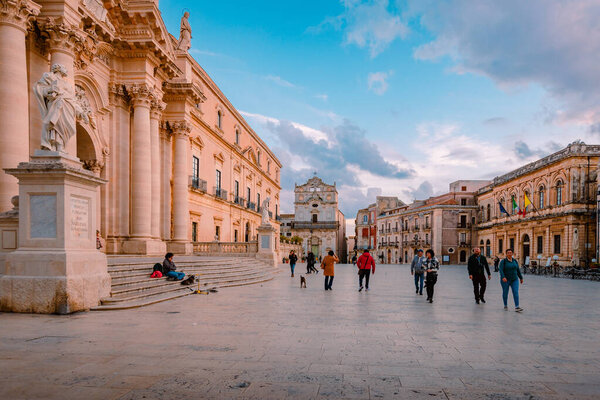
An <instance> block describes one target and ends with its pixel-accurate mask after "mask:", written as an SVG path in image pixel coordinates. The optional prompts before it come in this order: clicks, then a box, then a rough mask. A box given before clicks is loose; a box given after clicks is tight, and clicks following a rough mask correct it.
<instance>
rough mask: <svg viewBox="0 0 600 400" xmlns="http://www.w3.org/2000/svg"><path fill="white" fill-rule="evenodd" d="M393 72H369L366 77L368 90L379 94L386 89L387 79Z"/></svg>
mask: <svg viewBox="0 0 600 400" xmlns="http://www.w3.org/2000/svg"><path fill="white" fill-rule="evenodd" d="M392 74H393V71H390V72H371V73H370V74H369V76H368V77H367V83H368V85H369V90H370V91H372V92H373V93H375V94H377V95H379V96H381V95H383V94H384V93H385V92H387V90H388V82H387V79H388V78H389V77H390V76H391V75H392Z"/></svg>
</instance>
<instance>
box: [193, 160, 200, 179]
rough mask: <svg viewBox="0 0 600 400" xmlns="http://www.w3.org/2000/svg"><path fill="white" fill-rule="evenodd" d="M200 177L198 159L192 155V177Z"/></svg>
mask: <svg viewBox="0 0 600 400" xmlns="http://www.w3.org/2000/svg"><path fill="white" fill-rule="evenodd" d="M199 177H200V159H199V158H198V157H196V156H192V178H193V179H194V181H197V180H198V178H199Z"/></svg>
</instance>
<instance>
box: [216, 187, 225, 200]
mask: <svg viewBox="0 0 600 400" xmlns="http://www.w3.org/2000/svg"><path fill="white" fill-rule="evenodd" d="M213 194H214V195H215V197H217V198H219V199H221V200H227V190H225V189H222V188H220V187H217V186H215V187H213Z"/></svg>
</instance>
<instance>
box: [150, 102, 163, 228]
mask: <svg viewBox="0 0 600 400" xmlns="http://www.w3.org/2000/svg"><path fill="white" fill-rule="evenodd" d="M163 109H164V107H163V105H162V104H161V103H160V102H158V101H155V102H153V104H152V108H151V109H150V146H151V150H150V153H151V157H150V160H151V162H150V168H151V170H152V173H151V180H152V185H151V190H152V192H151V197H152V199H151V200H152V213H151V222H150V230H151V232H152V238H154V239H159V238H160V236H161V235H160V206H161V204H160V200H161V190H160V167H161V162H160V118H161V116H162V110H163Z"/></svg>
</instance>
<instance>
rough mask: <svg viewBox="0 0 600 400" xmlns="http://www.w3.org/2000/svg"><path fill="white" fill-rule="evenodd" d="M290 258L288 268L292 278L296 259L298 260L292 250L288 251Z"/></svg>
mask: <svg viewBox="0 0 600 400" xmlns="http://www.w3.org/2000/svg"><path fill="white" fill-rule="evenodd" d="M288 259H289V260H290V269H291V270H292V278H293V277H294V268H296V261H298V256H297V255H296V253H294V250H291V251H290V255H289V256H288Z"/></svg>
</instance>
